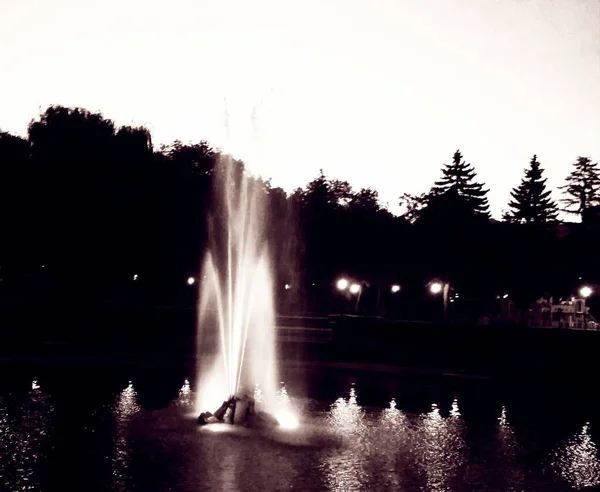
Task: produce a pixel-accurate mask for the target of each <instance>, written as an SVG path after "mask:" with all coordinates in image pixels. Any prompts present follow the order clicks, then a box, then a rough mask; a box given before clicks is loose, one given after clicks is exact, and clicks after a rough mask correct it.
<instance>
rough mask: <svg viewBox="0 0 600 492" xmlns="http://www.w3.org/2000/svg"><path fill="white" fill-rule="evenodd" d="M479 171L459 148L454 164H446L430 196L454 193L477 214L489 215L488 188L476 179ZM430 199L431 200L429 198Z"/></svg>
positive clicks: (453, 160) (455, 154)
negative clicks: (463, 155)
mask: <svg viewBox="0 0 600 492" xmlns="http://www.w3.org/2000/svg"><path fill="white" fill-rule="evenodd" d="M476 176H477V173H476V172H475V169H474V168H473V166H472V165H471V164H467V163H466V162H465V161H464V160H463V157H462V154H461V153H460V151H459V150H457V151H456V152H455V153H454V156H453V159H452V164H444V167H443V168H442V179H440V180H439V181H436V182H435V183H434V186H433V188H432V189H431V192H430V194H429V198H432V197H436V196H440V195H445V194H447V193H452V194H454V195H456V196H457V197H458V198H459V199H460V200H462V201H464V202H465V204H466V205H467V208H468V209H469V210H470V211H472V212H474V213H475V214H477V215H482V216H485V217H489V203H488V199H487V197H486V195H487V193H488V190H485V189H484V188H483V184H482V183H478V182H476V181H475V177H476ZM428 201H429V200H428Z"/></svg>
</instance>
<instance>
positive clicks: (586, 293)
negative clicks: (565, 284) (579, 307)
mask: <svg viewBox="0 0 600 492" xmlns="http://www.w3.org/2000/svg"><path fill="white" fill-rule="evenodd" d="M593 293H594V291H593V290H592V288H591V287H589V286H588V285H584V286H583V287H582V288H581V289H579V295H580V296H581V297H583V298H587V297H590V296H591V295H592V294H593Z"/></svg>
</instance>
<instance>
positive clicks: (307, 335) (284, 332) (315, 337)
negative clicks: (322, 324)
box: [276, 326, 333, 343]
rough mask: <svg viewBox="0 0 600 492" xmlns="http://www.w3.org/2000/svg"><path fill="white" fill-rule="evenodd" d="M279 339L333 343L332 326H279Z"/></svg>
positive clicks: (277, 329) (277, 331) (283, 340)
mask: <svg viewBox="0 0 600 492" xmlns="http://www.w3.org/2000/svg"><path fill="white" fill-rule="evenodd" d="M276 333H277V341H279V342H299V343H332V341H333V337H332V330H331V328H306V327H304V326H277V327H276Z"/></svg>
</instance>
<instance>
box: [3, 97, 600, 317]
mask: <svg viewBox="0 0 600 492" xmlns="http://www.w3.org/2000/svg"><path fill="white" fill-rule="evenodd" d="M222 159H227V161H228V162H229V166H230V168H231V170H232V172H234V174H235V175H236V180H237V181H236V182H240V180H242V179H253V180H255V181H256V183H258V185H259V189H260V190H261V191H260V193H262V195H263V198H264V199H265V200H266V204H267V207H266V213H265V217H264V221H265V226H266V230H265V240H268V247H269V251H270V254H271V258H272V260H273V274H274V286H275V294H276V302H277V309H278V311H279V312H283V313H294V312H330V311H332V310H338V309H341V310H350V311H354V310H357V311H359V312H363V313H370V314H374V313H378V314H382V313H386V312H387V314H389V315H391V316H397V317H403V318H419V317H421V318H431V316H432V312H434V310H435V309H437V308H438V307H439V303H436V302H437V301H436V300H435V299H432V298H431V296H429V295H428V294H427V291H426V285H427V283H428V282H430V281H431V280H432V279H434V278H439V279H442V278H443V279H448V280H449V281H450V282H451V283H452V285H453V291H454V292H456V293H458V292H460V302H457V303H456V304H455V305H454V307H453V309H454V313H455V315H456V316H462V317H464V318H466V317H467V316H477V315H480V314H483V313H485V312H488V311H489V310H490V309H491V305H492V304H493V303H494V302H495V299H496V296H497V295H499V294H502V293H504V292H510V293H511V295H512V296H514V297H515V298H518V299H519V301H520V302H521V303H523V304H524V305H526V303H527V302H529V301H531V300H533V299H535V298H537V297H539V296H541V295H542V294H543V293H544V292H546V291H550V292H553V293H554V295H555V296H560V295H569V294H571V293H572V292H573V289H574V288H575V287H576V286H577V285H578V283H580V282H581V280H580V279H579V277H582V278H585V280H586V281H589V282H594V281H597V280H600V271H599V270H598V266H597V265H598V263H597V262H596V261H595V259H594V256H595V254H596V251H597V250H598V246H600V244H599V243H600V240H599V239H600V232H599V231H600V228H594V227H589V226H586V225H579V224H573V225H570V226H568V227H567V228H566V231H567V233H566V234H560V233H559V232H560V231H563V229H564V228H561V227H560V226H557V225H552V224H550V225H549V224H548V222H549V221H550V219H551V217H553V212H552V211H551V205H550V202H546V201H545V200H548V195H547V191H545V189H544V180H543V179H542V177H541V169H540V168H539V165H537V161H535V163H536V165H535V166H534V161H532V167H531V169H530V170H529V171H528V174H526V177H525V180H524V182H523V184H522V185H521V187H519V188H518V189H517V191H516V192H515V197H514V198H515V201H514V204H515V205H518V206H517V207H516V208H515V209H514V210H516V211H519V210H520V212H518V213H519V214H520V215H518V217H519V220H521V219H524V220H525V221H527V217H530V221H531V222H539V223H541V224H539V227H525V226H522V225H521V224H515V223H508V222H500V223H499V222H495V221H492V220H490V219H489V206H488V202H487V198H486V194H487V191H486V190H485V189H484V186H483V184H481V183H478V182H477V181H476V175H475V171H474V169H473V167H472V166H471V165H469V164H466V163H465V162H464V160H463V159H462V156H461V154H460V152H458V151H457V152H456V153H455V155H454V159H453V162H452V164H450V165H445V166H444V168H443V169H442V179H441V180H440V181H438V182H437V183H435V185H434V186H433V188H432V190H431V192H430V193H428V194H423V195H420V196H410V195H404V196H403V198H402V200H403V203H404V205H405V208H406V214H405V215H404V216H403V217H395V216H393V215H392V214H390V213H389V212H388V211H387V210H386V209H385V208H384V207H382V206H381V205H380V203H379V197H378V195H377V192H376V191H375V190H372V189H369V188H366V189H361V190H353V189H352V187H351V186H350V185H349V184H348V183H347V182H345V181H341V180H336V179H331V178H329V177H327V176H325V175H324V173H323V172H321V173H319V175H318V176H316V177H315V178H314V179H313V180H312V181H311V182H310V183H308V184H307V185H306V186H305V187H304V188H299V189H297V190H296V191H295V192H294V193H292V194H290V195H287V194H286V193H285V192H284V191H283V190H281V189H280V188H276V187H273V186H271V183H270V182H264V181H261V180H259V179H258V178H253V177H250V176H248V173H247V172H246V170H245V168H244V165H243V163H241V162H239V161H235V160H233V159H228V158H227V156H224V155H222V154H221V153H220V152H219V151H218V150H216V149H213V148H211V146H210V145H209V144H208V143H206V142H199V143H196V144H183V143H181V142H173V143H172V144H171V145H169V146H165V147H162V148H160V149H155V148H153V145H152V141H151V138H150V134H149V132H148V131H147V130H146V129H144V128H131V127H120V128H119V127H116V126H115V125H114V123H113V122H111V121H110V120H108V119H106V118H104V117H103V116H102V115H101V114H95V113H90V112H88V111H85V110H82V109H72V108H63V107H50V108H48V109H47V110H46V111H45V112H44V113H42V114H41V115H40V117H39V118H38V119H37V120H35V121H32V122H31V124H30V126H29V131H28V135H27V138H20V137H16V136H13V135H9V134H6V133H0V191H1V192H0V200H1V206H0V214H1V216H0V220H1V221H2V240H1V241H0V279H1V281H0V292H1V293H2V296H0V298H1V299H2V301H3V302H17V301H16V300H19V301H18V302H21V301H22V300H23V299H25V300H27V302H29V301H31V302H33V303H39V302H54V303H58V302H63V303H72V302H75V301H74V300H75V299H78V300H79V302H89V301H90V300H93V301H94V302H97V301H107V300H112V301H115V300H123V301H127V302H129V303H131V302H142V303H153V304H155V305H157V304H158V305H161V304H177V303H190V302H192V301H193V297H194V295H195V289H190V288H189V287H188V286H187V284H186V279H187V277H188V276H197V275H199V273H200V268H201V259H202V257H203V253H204V251H205V250H206V248H207V247H208V246H209V244H210V240H211V237H212V234H213V232H211V229H210V227H209V224H210V221H209V220H208V219H209V215H211V216H212V220H213V221H215V220H216V221H219V220H224V219H223V217H224V215H223V210H221V209H219V207H218V206H217V202H216V201H215V195H214V187H213V184H214V181H215V178H216V175H215V173H216V172H217V171H218V170H219V169H220V168H219V167H218V166H217V163H218V162H219V160H222ZM586 162H587V161H586ZM586 162H584V160H582V159H580V160H579V161H578V164H576V169H575V171H574V174H572V177H571V178H570V181H569V183H570V185H569V186H571V187H570V188H568V190H567V192H568V193H569V194H570V196H571V197H573V199H575V198H576V197H579V198H578V199H579V202H577V203H578V204H579V207H580V208H581V207H584V208H590V206H591V205H592V204H595V203H597V195H595V193H597V189H598V188H597V186H598V184H597V181H595V178H593V176H594V174H593V173H594V172H595V171H594V169H595V168H594V167H593V165H590V164H589V163H586ZM577 166H579V167H577ZM586 166H587V167H586ZM575 173H579V174H575ZM586 173H587V174H586ZM584 176H587V177H586V178H585V179H584ZM577 180H579V181H577ZM586 180H587V181H586ZM577 186H579V188H577ZM534 188H535V190H534ZM582 190H583V191H582ZM527 193H530V195H531V196H534V197H535V199H532V200H531V203H534V202H535V203H536V204H537V205H536V206H535V207H537V208H535V207H533V206H532V207H530V208H526V207H525V205H524V204H525V203H526V201H525V200H526V198H525V197H526V196H529V195H527ZM582 193H583V195H585V196H583V195H582ZM518 207H521V208H518ZM527 210H529V211H528V212H527V214H529V215H526V211H527ZM531 210H534V212H531ZM542 211H543V212H542ZM209 212H210V214H209ZM544 214H545V215H544ZM515 217H517V214H516V212H515ZM540 217H544V219H543V220H541V219H540V220H538V219H539V218H540ZM134 275H137V277H136V280H135V281H133V277H134ZM342 275H344V276H347V277H348V278H350V279H356V280H360V281H361V282H362V283H363V290H362V291H361V300H360V303H359V304H353V303H351V302H349V300H348V299H347V298H345V297H344V296H343V295H341V294H340V293H339V292H338V291H337V290H336V289H335V282H336V280H337V279H338V278H339V277H340V276H342ZM392 284H398V285H400V286H402V289H401V291H400V293H397V294H396V295H392V294H391V293H390V286H391V285H392ZM286 285H287V288H285V286H286ZM436 306H437V307H436Z"/></svg>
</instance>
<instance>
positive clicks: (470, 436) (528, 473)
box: [0, 368, 600, 492]
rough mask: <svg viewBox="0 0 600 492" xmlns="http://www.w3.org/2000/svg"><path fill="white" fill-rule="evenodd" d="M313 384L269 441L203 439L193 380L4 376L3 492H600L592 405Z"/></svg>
mask: <svg viewBox="0 0 600 492" xmlns="http://www.w3.org/2000/svg"><path fill="white" fill-rule="evenodd" d="M305 376H306V373H305V371H302V373H298V374H297V375H294V374H286V375H285V377H286V378H287V379H288V380H289V384H288V385H287V397H289V398H290V399H291V400H292V402H293V403H294V405H295V407H296V408H297V409H298V411H299V412H300V416H301V423H300V428H299V429H297V430H287V429H276V430H270V431H263V432H259V431H256V430H253V429H246V428H243V427H232V426H228V425H214V426H207V427H204V428H198V427H197V426H196V425H195V423H194V415H195V410H194V405H195V394H194V389H195V381H194V379H193V378H194V374H193V373H192V374H190V375H189V378H190V379H189V380H187V379H186V375H185V374H184V373H181V372H173V371H171V372H169V371H166V370H155V371H150V372H148V371H113V372H111V371H107V370H103V371H99V370H98V369H96V370H94V369H87V370H84V369H76V370H73V369H71V368H65V369H60V370H59V369H55V370H49V369H47V368H44V369H41V370H40V369H34V368H24V369H21V370H15V369H14V368H10V369H9V368H0V490H7V491H13V490H15V491H16V490H32V491H36V490H39V491H53V490H86V491H96V490H98V491H99V490H115V491H145V492H152V491H190V492H191V491H202V490H207V491H208V490H210V491H227V492H229V491H256V490H260V491H281V490H300V491H307V490H310V491H313V490H317V491H320V490H322V491H359V490H394V491H396V490H397V491H457V492H462V491H465V492H466V491H523V490H525V491H568V490H585V487H591V486H598V485H600V459H599V456H598V433H597V429H598V428H600V413H599V412H598V406H597V405H595V404H593V401H594V399H593V398H592V399H588V400H582V399H580V398H574V397H573V395H569V396H568V397H567V395H560V394H558V393H556V392H550V393H546V394H543V395H542V394H541V393H540V394H535V395H534V394H532V393H531V392H524V393H510V392H507V390H506V389H504V390H499V389H498V388H496V387H493V386H490V385H489V384H488V383H485V384H484V383H481V384H479V383H478V384H477V385H471V386H469V385H467V386H465V385H462V386H461V385H452V384H449V383H447V382H443V381H437V380H433V379H432V380H428V381H422V380H419V381H413V380H411V379H410V378H404V379H402V380H399V379H394V378H392V377H385V376H383V377H382V376H380V375H376V374H370V375H368V376H365V378H364V379H352V378H348V377H347V376H346V375H344V374H329V373H324V372H317V373H311V374H310V378H309V379H311V380H312V381H313V382H314V384H309V385H308V386H307V385H305V384H304V383H303V381H304V379H305ZM34 378H35V379H36V381H35V383H32V382H33V379H34ZM317 383H318V384H317ZM590 391H592V390H591V389H590ZM590 394H591V393H590ZM588 396H589V395H588ZM592 396H593V395H592ZM280 398H283V399H285V398H286V397H285V396H284V395H282V394H281V393H280ZM586 402H587V403H586ZM590 402H592V403H590ZM590 405H591V406H590ZM574 409H575V411H573V410H574Z"/></svg>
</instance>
